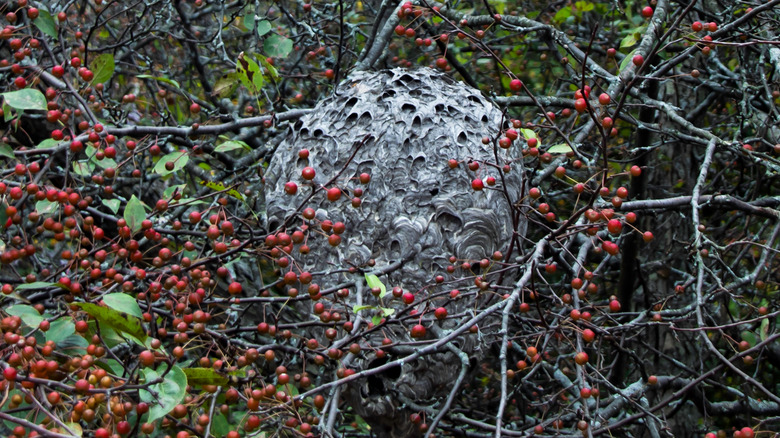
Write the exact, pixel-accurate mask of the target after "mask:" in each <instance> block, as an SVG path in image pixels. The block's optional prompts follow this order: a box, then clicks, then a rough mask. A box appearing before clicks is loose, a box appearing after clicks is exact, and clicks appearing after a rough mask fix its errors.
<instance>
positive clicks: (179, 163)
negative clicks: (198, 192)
mask: <svg viewBox="0 0 780 438" xmlns="http://www.w3.org/2000/svg"><path fill="white" fill-rule="evenodd" d="M189 161H190V156H189V155H188V154H187V152H186V151H177V152H171V153H170V154H168V155H166V156H164V157H162V158H160V160H159V161H157V164H155V165H154V171H155V172H156V173H158V174H160V175H162V176H168V175H170V174H172V173H174V172H178V171H179V170H181V169H182V168H184V166H186V165H187V162H189ZM169 162H170V163H173V169H172V170H168V169H166V168H165V164H166V163H169Z"/></svg>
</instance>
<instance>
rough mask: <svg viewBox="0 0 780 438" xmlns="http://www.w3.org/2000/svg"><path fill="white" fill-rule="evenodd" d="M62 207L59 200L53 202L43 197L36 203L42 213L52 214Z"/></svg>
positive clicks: (37, 208) (37, 209) (36, 207)
mask: <svg viewBox="0 0 780 438" xmlns="http://www.w3.org/2000/svg"><path fill="white" fill-rule="evenodd" d="M59 207H60V204H59V203H58V202H51V201H48V200H46V199H42V200H40V201H38V202H36V203H35V210H36V211H37V212H38V213H40V214H44V215H46V214H51V213H54V212H55V211H57V209H58V208H59Z"/></svg>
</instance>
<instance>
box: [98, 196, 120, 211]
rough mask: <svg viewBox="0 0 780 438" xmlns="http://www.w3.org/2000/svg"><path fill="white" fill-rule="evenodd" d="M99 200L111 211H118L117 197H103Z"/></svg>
mask: <svg viewBox="0 0 780 438" xmlns="http://www.w3.org/2000/svg"><path fill="white" fill-rule="evenodd" d="M101 202H102V203H103V205H105V206H106V207H108V209H109V210H111V213H114V214H116V212H117V211H119V205H120V202H119V199H103V200H101Z"/></svg>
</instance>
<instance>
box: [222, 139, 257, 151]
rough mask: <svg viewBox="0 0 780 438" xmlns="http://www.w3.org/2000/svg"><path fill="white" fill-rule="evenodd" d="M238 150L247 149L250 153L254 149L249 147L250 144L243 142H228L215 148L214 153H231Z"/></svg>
mask: <svg viewBox="0 0 780 438" xmlns="http://www.w3.org/2000/svg"><path fill="white" fill-rule="evenodd" d="M236 149H246V150H248V151H251V150H252V148H250V147H249V145H248V144H246V143H244V142H243V141H235V140H231V141H226V142H224V143H222V144H220V145H219V146H217V147H215V148H214V152H229V151H234V150H236Z"/></svg>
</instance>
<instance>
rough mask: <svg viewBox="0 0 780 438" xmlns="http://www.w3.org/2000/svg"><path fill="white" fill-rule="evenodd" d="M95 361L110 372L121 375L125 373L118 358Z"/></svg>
mask: <svg viewBox="0 0 780 438" xmlns="http://www.w3.org/2000/svg"><path fill="white" fill-rule="evenodd" d="M96 363H97V365H98V366H100V367H101V368H103V369H104V370H106V371H109V372H111V373H112V374H115V375H117V376H121V375H123V374H124V373H125V366H124V365H122V363H121V362H119V361H118V360H115V359H106V361H105V363H104V362H103V361H100V362H96ZM106 368H107V369H106Z"/></svg>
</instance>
